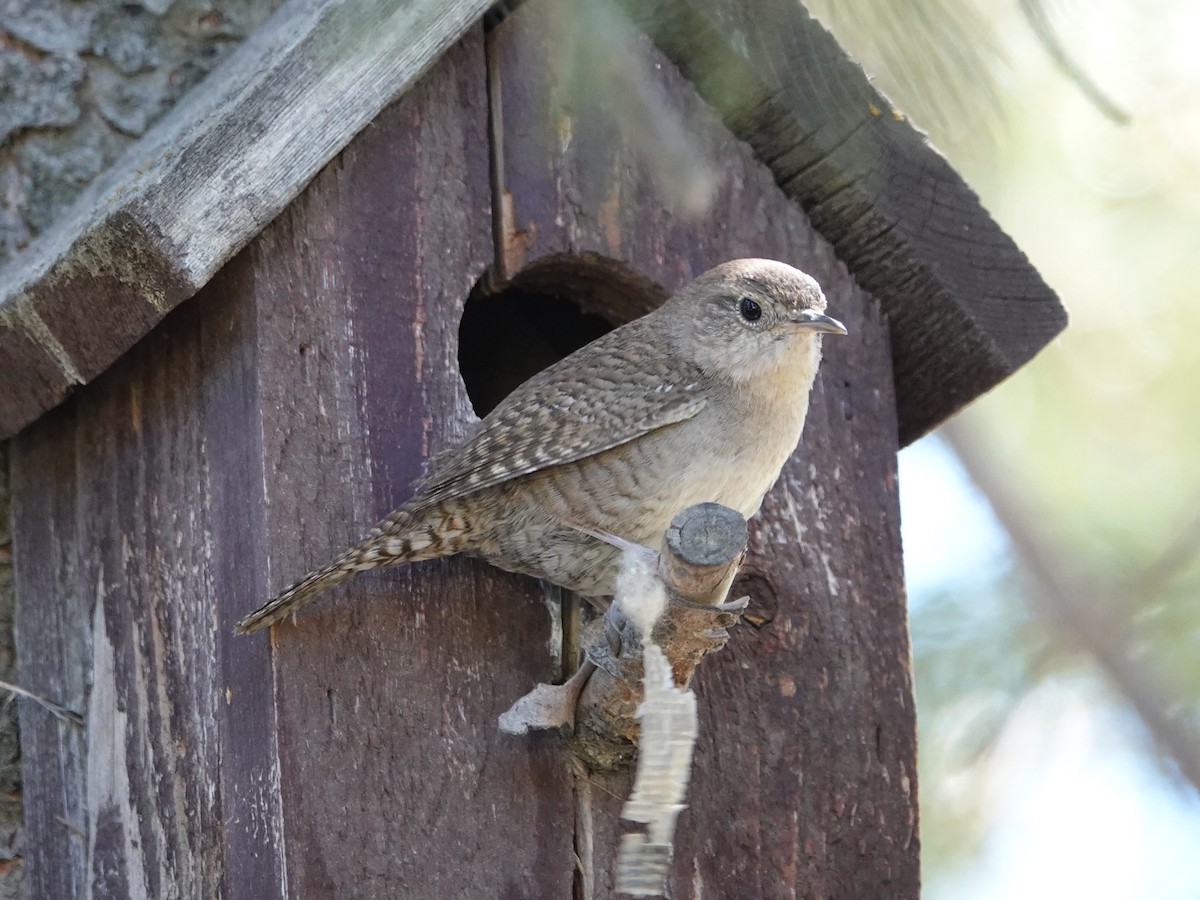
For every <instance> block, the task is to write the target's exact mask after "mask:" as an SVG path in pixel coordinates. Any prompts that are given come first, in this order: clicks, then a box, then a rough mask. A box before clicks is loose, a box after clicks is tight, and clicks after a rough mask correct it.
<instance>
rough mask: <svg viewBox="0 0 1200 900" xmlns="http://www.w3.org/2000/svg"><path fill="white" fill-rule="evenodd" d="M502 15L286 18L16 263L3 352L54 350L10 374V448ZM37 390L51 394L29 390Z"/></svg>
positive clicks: (432, 11)
mask: <svg viewBox="0 0 1200 900" xmlns="http://www.w3.org/2000/svg"><path fill="white" fill-rule="evenodd" d="M489 5H490V4H489V0H452V2H447V0H416V2H402V0H345V2H341V0H338V2H335V0H291V2H289V3H286V4H285V5H284V6H283V7H281V8H280V9H279V10H278V11H277V12H276V13H275V15H274V16H273V17H272V18H271V19H270V20H269V21H268V22H267V23H265V24H264V25H263V26H262V27H261V28H260V29H259V30H258V31H257V32H255V34H254V35H252V36H251V37H250V38H249V39H248V40H247V41H246V42H245V43H244V44H243V45H242V46H241V47H239V48H238V49H237V51H235V52H234V53H233V54H232V55H231V56H230V58H229V59H228V60H226V61H225V63H223V64H222V66H221V67H220V68H219V69H218V70H217V71H216V72H214V73H213V75H212V76H210V77H209V78H208V79H207V80H206V81H204V82H203V83H202V84H201V85H200V86H199V87H197V88H196V90H194V91H193V92H192V93H190V94H189V95H188V96H187V97H186V98H185V99H184V100H182V101H181V102H180V103H179V104H178V105H177V106H176V107H175V108H174V109H173V110H172V111H171V113H169V114H168V115H167V116H166V117H165V118H164V119H163V120H162V121H161V122H159V123H158V125H156V126H155V127H154V128H153V129H151V131H149V132H148V133H147V134H146V135H145V137H144V138H143V139H142V140H140V141H139V142H138V143H137V144H135V145H134V146H133V147H132V148H131V149H130V151H129V152H128V153H127V154H126V155H125V156H124V157H123V158H122V159H121V160H120V161H119V162H118V163H117V164H116V166H114V168H113V169H112V170H111V171H109V172H108V173H106V174H105V175H104V176H102V177H101V178H99V179H97V181H96V182H95V183H94V184H92V185H91V186H90V187H89V188H88V189H87V190H86V191H85V192H84V193H83V194H82V195H81V196H80V197H79V198H78V200H77V201H76V202H75V204H74V205H73V206H72V208H71V209H70V211H69V212H68V213H66V214H65V215H64V217H63V219H62V220H61V222H60V223H59V225H58V226H57V227H56V228H55V229H53V230H51V231H49V232H47V233H45V234H44V235H42V236H41V238H39V239H38V240H37V241H36V242H35V243H34V244H33V245H31V246H30V248H29V249H28V250H26V251H25V252H24V253H23V254H21V255H20V256H19V257H18V258H16V259H15V260H14V261H13V262H12V263H11V264H10V265H9V266H7V267H5V269H4V271H3V275H2V276H0V348H4V347H7V346H9V345H16V344H22V343H23V342H24V341H26V340H32V341H33V342H34V343H35V344H37V345H38V347H40V348H41V354H40V355H38V356H36V357H31V356H29V354H26V355H25V356H23V357H22V356H18V357H17V358H16V359H14V360H12V362H14V363H18V365H5V366H4V367H3V368H0V397H2V398H5V401H4V402H0V437H7V436H8V435H11V434H13V433H14V432H16V431H17V430H18V429H20V428H21V427H23V426H24V425H26V424H28V423H29V422H30V421H32V420H33V419H35V418H36V417H37V416H38V415H39V414H40V413H41V412H43V411H44V410H46V409H48V408H50V407H51V406H53V405H54V404H56V403H58V402H61V400H62V399H63V397H64V396H65V394H66V391H67V390H68V389H69V387H70V386H71V385H76V384H80V383H84V382H87V381H90V380H91V379H92V378H94V377H95V376H96V375H97V374H99V373H100V372H101V371H103V370H104V369H105V368H106V367H107V366H109V365H110V364H111V363H112V362H113V361H114V360H115V359H116V358H117V357H118V356H120V355H121V354H122V353H124V352H125V351H126V350H127V349H128V348H129V347H130V346H132V344H133V343H134V342H135V341H136V340H137V339H138V338H140V337H141V336H142V335H143V334H145V333H146V332H147V331H148V330H149V329H150V327H151V326H152V325H153V324H154V323H155V322H157V321H158V320H159V319H161V318H162V316H163V315H164V314H165V313H166V312H167V311H168V310H170V309H171V308H172V307H174V306H175V305H176V304H177V303H179V302H180V301H182V300H184V299H186V298H188V297H190V296H191V295H192V294H194V293H195V292H196V291H197V290H198V289H199V288H200V287H201V286H202V285H204V284H205V282H207V281H208V280H209V279H210V278H211V277H212V276H213V274H214V273H215V272H216V271H217V270H218V269H219V268H220V267H221V265H222V264H223V263H224V262H225V261H226V260H228V259H229V258H230V257H231V256H233V254H234V253H236V252H237V251H238V250H239V249H240V248H241V247H242V246H244V245H245V244H246V242H247V241H249V240H250V238H252V237H253V236H254V235H255V234H257V233H258V232H259V230H261V229H262V227H263V226H264V225H266V223H267V222H269V221H271V219H273V218H274V217H275V216H276V215H278V214H279V212H280V211H281V210H282V209H283V208H284V207H285V206H286V205H287V203H288V202H289V201H290V200H291V199H292V198H293V197H295V196H296V195H297V194H298V193H299V192H300V190H301V189H302V188H303V187H304V185H305V184H306V183H307V182H308V181H309V179H310V178H312V177H313V175H314V174H315V173H316V172H317V170H318V169H320V167H321V166H323V165H324V164H325V163H326V162H327V161H328V160H329V159H330V158H331V157H332V156H333V155H334V154H335V153H337V152H338V151H339V150H340V149H341V148H342V147H343V146H345V144H346V143H347V142H348V141H349V140H350V139H351V138H352V137H353V136H354V135H355V134H357V133H358V131H359V130H361V129H362V128H363V127H364V126H366V125H367V124H368V123H369V122H370V121H371V120H372V119H373V118H374V117H375V116H376V114H377V113H378V112H379V110H381V109H382V108H383V107H384V106H385V105H386V104H387V103H389V102H390V101H391V100H393V99H394V98H395V97H397V96H399V95H400V94H401V93H403V92H404V91H405V90H406V89H407V88H408V87H410V86H411V85H412V84H414V83H415V82H416V81H417V79H418V78H419V77H420V75H421V74H422V73H423V72H424V71H425V70H426V69H427V68H428V67H429V66H430V65H431V64H432V63H433V62H434V61H435V60H437V58H438V57H439V56H440V55H441V54H442V52H444V51H445V49H446V48H447V47H449V46H450V45H452V44H453V43H454V42H455V41H456V40H458V38H459V37H460V36H461V35H462V34H463V33H464V32H465V31H466V29H467V28H469V27H470V26H471V25H472V24H473V23H474V22H476V21H477V20H478V19H479V17H480V16H481V15H482V14H483V12H484V10H486V9H487V7H488V6H489ZM30 322H35V323H37V327H31V325H30ZM10 331H11V332H14V333H15V334H16V335H17V337H15V338H14V337H8V336H7V334H8V333H9V332H10ZM47 359H49V360H52V361H53V365H54V368H53V371H52V372H50V373H43V372H41V369H40V368H39V369H37V370H36V372H37V373H38V374H37V377H36V378H33V377H32V376H31V375H30V374H29V373H28V372H27V371H26V365H25V364H22V363H27V364H28V365H30V366H32V365H33V364H34V363H44V362H46V360H47ZM31 383H36V384H37V385H39V386H40V387H41V389H40V390H36V391H29V390H25V388H27V387H28V386H29V385H30V384H31Z"/></svg>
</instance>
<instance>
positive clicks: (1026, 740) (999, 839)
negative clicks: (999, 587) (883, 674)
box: [900, 437, 1200, 900]
mask: <svg viewBox="0 0 1200 900" xmlns="http://www.w3.org/2000/svg"><path fill="white" fill-rule="evenodd" d="M900 505H901V515H902V532H903V539H904V551H905V557H904V558H905V570H906V575H907V580H908V587H909V592H910V603H911V604H913V605H914V606H916V605H919V604H920V603H921V602H922V599H923V597H924V596H927V594H928V592H929V591H931V590H933V589H935V588H937V587H938V586H940V585H945V584H948V583H949V584H969V583H970V582H971V581H972V580H974V579H978V577H979V574H980V571H981V569H982V570H988V569H991V570H998V569H1000V568H1002V567H1003V566H1004V565H1006V557H1007V543H1006V539H1005V537H1004V535H1003V532H1002V531H1001V529H1000V527H999V525H998V524H997V523H996V521H995V520H994V519H993V518H992V515H991V511H990V510H989V509H988V508H987V506H986V504H985V502H984V501H983V499H982V498H981V497H980V495H979V494H978V492H977V491H976V490H975V489H974V487H973V486H972V485H971V484H970V482H969V481H968V480H967V478H966V476H965V474H964V473H963V472H962V470H961V469H960V468H959V466H958V464H957V462H956V460H955V459H954V457H953V455H952V454H951V453H950V452H949V450H948V449H947V448H946V447H945V446H944V445H943V444H941V443H940V442H939V441H938V440H937V438H936V437H934V438H926V439H924V440H922V441H919V442H918V443H916V444H914V445H913V446H912V447H909V448H907V449H906V450H904V451H902V452H901V454H900ZM1139 734H1140V729H1139V727H1138V726H1137V725H1136V724H1131V722H1130V716H1129V714H1128V713H1127V712H1125V711H1124V710H1123V709H1121V708H1120V707H1118V706H1116V705H1114V703H1113V702H1112V701H1111V700H1110V699H1109V698H1108V697H1107V695H1106V693H1105V691H1104V689H1103V686H1102V685H1099V684H1097V683H1096V682H1095V681H1094V680H1092V679H1091V678H1090V677H1089V676H1086V675H1075V676H1058V677H1053V678H1051V679H1049V680H1048V681H1047V682H1046V683H1044V684H1042V685H1041V686H1040V687H1038V688H1036V689H1035V690H1034V691H1033V692H1032V693H1031V694H1030V695H1029V696H1028V697H1026V698H1025V699H1024V700H1023V701H1021V703H1020V704H1019V706H1018V707H1017V710H1016V713H1015V714H1014V715H1012V716H1011V717H1010V719H1009V721H1008V722H1007V724H1006V725H1005V727H1004V729H1003V731H1002V732H1001V735H1000V738H999V739H998V741H997V742H996V745H995V747H994V749H993V751H992V752H991V753H990V754H985V755H984V757H983V758H982V760H981V761H980V763H978V765H982V766H985V767H986V776H985V778H984V779H983V782H984V784H985V785H986V787H985V788H984V789H983V790H982V791H980V790H979V782H978V781H973V782H972V783H971V785H970V790H972V791H975V792H977V797H968V798H966V800H967V802H977V803H978V804H979V805H980V807H982V808H983V809H984V811H985V813H986V816H987V819H988V820H989V821H990V822H991V827H990V828H989V829H988V830H987V833H986V837H985V838H984V842H983V847H982V851H981V853H980V854H979V855H978V856H977V857H976V858H974V859H972V860H970V861H969V862H968V863H967V864H964V865H963V866H962V867H961V869H960V870H959V871H957V872H954V873H949V874H947V875H946V876H944V877H941V878H939V879H936V880H933V881H931V880H930V879H929V874H930V873H926V885H925V897H926V900H1012V898H1020V900H1073V898H1087V900H1196V898H1200V801H1197V800H1196V798H1195V797H1194V796H1191V795H1190V793H1189V792H1188V791H1187V790H1186V789H1185V790H1183V791H1181V790H1179V789H1178V788H1177V787H1176V786H1175V785H1173V784H1172V783H1171V782H1170V781H1169V780H1168V776H1167V775H1166V774H1165V771H1164V770H1163V769H1162V768H1161V767H1158V766H1156V765H1155V764H1154V763H1153V762H1152V754H1147V753H1145V751H1144V748H1143V747H1139V746H1137V745H1136V742H1137V740H1138V735H1139ZM923 739H924V738H923ZM926 796H928V794H927V795H926Z"/></svg>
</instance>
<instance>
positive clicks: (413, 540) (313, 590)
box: [234, 510, 468, 634]
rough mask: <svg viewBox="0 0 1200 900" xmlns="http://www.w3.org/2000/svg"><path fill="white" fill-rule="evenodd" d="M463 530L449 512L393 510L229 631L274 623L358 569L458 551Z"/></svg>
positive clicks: (463, 536) (244, 631)
mask: <svg viewBox="0 0 1200 900" xmlns="http://www.w3.org/2000/svg"><path fill="white" fill-rule="evenodd" d="M430 518H432V519H433V521H429V519H430ZM467 530H468V529H467V528H466V527H465V523H463V522H462V520H461V519H459V517H457V516H454V515H444V516H434V517H426V516H420V517H419V518H418V517H414V516H412V515H410V514H409V513H407V512H405V511H404V510H398V511H397V512H395V513H393V514H392V515H391V516H390V517H389V518H388V519H387V520H386V521H384V522H383V523H382V524H381V525H380V526H379V527H378V528H376V529H375V530H374V531H373V532H371V534H370V535H368V536H367V537H366V538H364V539H363V540H362V541H361V542H360V543H358V544H356V545H355V546H353V547H351V548H350V549H349V550H347V551H346V552H345V553H343V554H342V555H341V556H339V557H338V558H337V559H335V560H334V561H333V562H331V563H330V564H329V565H327V566H323V567H322V568H320V569H317V570H316V571H315V572H310V573H309V574H308V575H305V576H304V577H303V578H301V579H300V580H299V581H297V582H296V583H295V584H293V585H292V586H291V587H289V588H287V589H286V590H284V591H281V592H280V593H279V594H277V595H276V596H275V598H274V599H272V600H270V601H268V602H267V603H264V604H263V605H262V606H260V607H259V608H258V609H256V610H255V611H254V612H252V613H250V615H248V616H246V618H244V619H242V620H241V621H240V622H238V623H237V625H236V626H235V627H234V633H235V634H250V633H251V632H253V631H258V630H259V629H260V628H266V627H267V626H269V625H274V624H275V623H276V622H280V621H282V620H283V619H286V618H287V617H288V616H290V615H291V614H292V613H294V612H296V611H297V610H298V609H300V607H302V606H305V605H307V604H309V603H311V602H312V601H313V600H315V599H316V598H317V597H319V596H320V595H321V594H323V593H325V592H326V591H327V590H329V589H330V588H333V587H337V585H339V584H341V583H342V582H343V581H346V580H348V579H350V578H352V577H353V576H355V575H357V574H358V573H359V572H366V571H367V570H368V569H378V568H380V567H382V566H394V565H398V564H399V563H408V562H417V561H419V560H422V559H434V558H435V557H439V556H449V555H450V554H452V553H458V552H459V551H460V550H462V549H463V548H464V540H463V539H464V538H465V536H466V532H467Z"/></svg>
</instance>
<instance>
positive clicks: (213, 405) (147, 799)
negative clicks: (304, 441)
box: [13, 294, 283, 897]
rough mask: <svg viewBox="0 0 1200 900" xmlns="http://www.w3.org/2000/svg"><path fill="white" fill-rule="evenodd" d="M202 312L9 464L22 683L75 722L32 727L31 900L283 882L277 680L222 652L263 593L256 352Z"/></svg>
mask: <svg viewBox="0 0 1200 900" xmlns="http://www.w3.org/2000/svg"><path fill="white" fill-rule="evenodd" d="M210 300H211V302H210V303H208V304H203V305H201V304H197V305H194V306H190V307H188V308H187V309H185V310H182V311H181V312H180V313H179V314H177V315H173V316H171V317H170V318H169V319H168V320H167V321H166V322H164V323H163V325H162V326H161V327H160V328H158V329H157V330H155V332H153V333H152V334H151V335H150V336H149V337H147V338H146V339H145V340H144V341H143V342H142V343H141V344H139V346H138V347H137V348H136V349H135V350H134V351H133V352H132V353H130V354H129V355H128V356H127V357H126V358H124V359H123V360H122V361H121V362H120V363H119V364H118V365H117V366H115V367H114V368H113V369H112V370H111V371H109V372H108V373H106V374H105V375H104V376H103V377H102V378H100V379H98V380H97V382H96V383H95V384H93V385H92V386H91V387H90V388H89V389H88V391H87V392H86V393H84V394H81V395H80V396H79V397H77V398H75V399H73V400H72V401H70V402H69V403H68V404H66V405H65V406H63V407H62V409H61V410H59V411H56V412H55V413H53V414H52V415H50V416H48V417H46V418H45V419H43V420H41V421H39V422H38V423H37V424H36V425H35V426H33V427H31V428H30V429H27V430H26V431H25V432H23V433H22V434H21V436H20V437H19V438H18V439H17V440H16V441H15V444H14V463H13V467H14V471H13V482H14V492H13V494H14V500H15V501H16V502H15V504H14V507H15V509H14V519H15V529H14V536H15V538H16V546H15V554H14V555H15V567H16V574H17V587H18V590H17V594H18V607H17V628H18V630H19V640H20V654H19V656H20V659H21V666H22V670H21V677H22V680H23V683H25V684H30V685H37V686H38V688H39V689H40V690H42V691H44V692H45V693H47V694H48V695H50V696H53V697H59V698H62V699H63V701H64V702H66V703H68V704H69V705H72V706H75V707H76V708H78V709H80V710H82V711H84V712H85V715H86V719H87V728H86V732H79V733H76V732H73V731H64V730H63V727H62V726H61V725H59V726H55V725H53V724H52V723H50V722H47V721H45V714H44V713H42V712H40V711H39V710H37V709H36V708H35V707H27V708H25V709H24V711H23V717H24V719H25V720H26V721H27V722H28V723H29V727H28V730H27V732H26V736H25V737H24V738H23V744H24V747H25V757H24V764H25V773H26V779H27V780H26V785H27V787H26V792H25V803H26V815H27V823H28V824H27V827H28V830H29V840H30V842H31V846H32V847H36V848H38V850H37V852H34V853H30V854H29V855H28V857H27V861H28V865H29V873H30V879H31V883H32V885H33V891H32V894H33V896H47V897H57V896H62V897H69V896H70V897H73V896H85V895H86V894H87V891H88V890H90V891H91V892H92V893H93V894H94V895H96V896H134V897H136V896H149V897H159V896H194V897H203V896H215V895H217V894H225V895H227V896H244V897H251V896H270V894H271V893H273V892H276V893H277V892H278V890H279V886H280V885H281V884H282V882H283V866H282V858H281V856H280V854H279V852H278V850H277V849H276V847H277V844H278V840H279V837H280V835H281V833H282V827H281V818H280V806H279V801H278V773H277V771H276V763H275V748H274V723H273V717H272V716H271V715H270V710H271V704H272V698H271V682H270V666H269V661H268V664H266V665H263V664H262V662H263V661H261V660H258V661H256V660H254V659H253V658H249V657H248V655H247V651H248V650H249V648H247V647H244V646H238V645H236V644H230V643H229V642H228V641H226V640H225V635H227V634H228V630H229V628H230V627H231V623H232V616H233V615H234V614H235V613H236V609H237V606H236V601H237V599H238V598H239V597H241V596H244V595H245V594H247V593H248V592H252V593H255V594H258V593H261V591H262V590H263V589H264V579H263V577H262V574H261V569H260V568H259V566H257V565H256V557H255V552H254V550H255V545H254V541H253V539H252V537H251V534H252V532H253V520H254V518H255V516H256V515H257V516H261V501H259V502H257V503H256V502H254V495H255V486H256V484H258V485H261V481H262V479H261V474H257V475H256V471H257V472H259V473H260V472H261V468H260V466H257V465H256V461H257V460H258V459H259V454H258V451H257V448H256V446H255V445H254V443H253V442H252V441H249V442H239V439H235V436H252V435H253V434H254V433H255V432H256V429H257V408H256V406H255V405H254V404H253V403H252V402H251V398H252V393H251V392H250V390H249V387H250V385H251V384H252V370H251V369H250V368H249V366H248V365H247V363H248V356H247V354H248V353H249V352H250V351H252V346H251V345H250V344H248V343H247V342H246V341H245V340H244V333H243V334H239V328H238V325H239V323H241V322H244V321H245V316H244V313H245V309H244V308H239V306H238V304H237V302H236V297H235V296H234V295H232V294H215V295H214V296H212V297H211V298H210ZM202 313H203V315H202ZM243 329H244V327H243ZM259 493H260V495H261V488H259ZM55 498H57V499H55ZM48 503H52V504H53V506H52V507H51V508H50V509H47V504H48ZM258 555H259V558H261V552H260V553H259V554H258ZM234 747H236V748H237V752H236V753H234V752H232V750H233V748H234ZM234 886H236V889H235V887H234ZM239 891H245V893H238V892H239Z"/></svg>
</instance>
